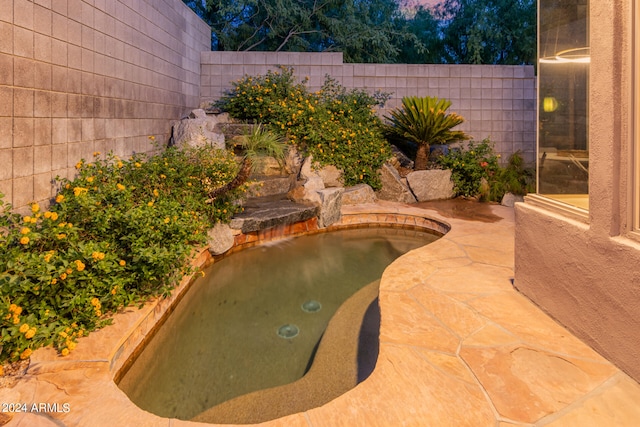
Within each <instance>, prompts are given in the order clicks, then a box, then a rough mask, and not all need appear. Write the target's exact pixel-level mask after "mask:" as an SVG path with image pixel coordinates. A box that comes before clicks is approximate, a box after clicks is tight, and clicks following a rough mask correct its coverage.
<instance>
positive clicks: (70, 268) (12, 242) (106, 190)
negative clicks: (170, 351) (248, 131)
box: [0, 149, 242, 362]
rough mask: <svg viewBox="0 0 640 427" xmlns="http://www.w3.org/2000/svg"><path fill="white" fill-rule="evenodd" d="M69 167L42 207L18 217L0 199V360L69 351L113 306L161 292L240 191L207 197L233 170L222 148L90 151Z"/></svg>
mask: <svg viewBox="0 0 640 427" xmlns="http://www.w3.org/2000/svg"><path fill="white" fill-rule="evenodd" d="M76 169H77V177H76V178H75V179H73V180H67V179H61V180H59V182H60V185H61V188H62V190H61V191H60V192H59V193H58V194H57V196H56V199H55V203H53V204H52V205H51V207H50V208H49V209H48V210H43V209H41V207H40V206H39V205H38V204H37V203H34V204H32V205H31V213H30V215H26V216H21V215H17V214H15V213H12V207H11V205H9V204H7V203H5V202H4V201H3V200H2V198H1V197H0V230H1V232H0V269H1V270H0V330H1V332H2V341H1V343H0V345H1V351H0V362H4V361H7V360H9V361H16V360H19V359H26V358H28V357H29V356H30V355H31V353H32V352H33V350H35V349H37V348H38V347H40V346H43V345H49V344H52V345H53V346H54V347H55V348H56V349H57V350H58V351H59V352H60V353H61V354H62V355H67V354H68V353H69V352H70V351H72V350H73V349H74V347H75V345H76V339H77V338H78V337H81V336H84V335H86V334H87V333H88V332H90V331H93V330H95V329H96V328H100V327H102V326H104V325H106V324H108V323H109V322H110V317H109V316H110V314H112V313H114V312H116V311H117V310H118V309H120V308H122V307H125V306H128V305H130V304H134V303H142V302H144V301H145V300H147V299H148V298H149V297H152V296H160V295H166V294H168V293H169V292H170V290H171V289H172V288H173V287H174V286H175V285H176V284H178V283H179V281H180V279H181V278H182V277H183V275H184V274H185V273H186V272H188V265H189V262H188V261H189V260H190V256H191V255H192V254H193V251H194V248H195V247H197V246H199V245H202V244H203V243H204V242H205V241H206V237H205V236H206V230H207V228H208V227H210V226H211V225H212V224H213V223H214V222H217V221H228V220H229V219H230V218H231V216H232V215H233V213H234V212H236V211H237V210H238V209H240V208H239V207H238V206H237V205H236V204H235V203H234V200H235V199H236V198H237V197H239V196H240V192H241V191H242V189H239V190H237V191H236V192H232V193H230V194H226V195H224V196H222V197H219V198H217V199H216V200H214V201H213V202H212V203H211V202H210V201H209V197H208V191H209V190H210V189H212V188H215V187H218V186H221V185H223V184H224V183H226V182H229V181H230V180H231V179H233V177H234V176H235V174H236V172H237V169H238V165H237V163H236V162H235V161H234V158H233V155H232V154H231V153H229V152H227V151H224V150H210V149H191V150H186V151H179V150H176V149H168V150H166V151H165V152H164V153H162V154H161V155H157V156H153V157H150V158H149V157H146V156H144V155H135V156H133V157H131V158H130V159H127V160H123V159H119V158H118V157H116V156H113V155H111V154H109V155H107V156H106V157H101V156H100V155H99V153H96V154H95V158H94V159H92V161H90V162H89V161H85V160H81V161H80V162H78V164H77V165H76Z"/></svg>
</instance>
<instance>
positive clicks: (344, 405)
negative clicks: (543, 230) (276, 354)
mask: <svg viewBox="0 0 640 427" xmlns="http://www.w3.org/2000/svg"><path fill="white" fill-rule="evenodd" d="M491 209H492V211H493V213H494V214H495V215H498V216H499V217H501V218H502V219H501V220H500V221H497V222H493V223H485V222H476V221H468V220H462V219H457V218H444V217H441V216H439V214H437V213H436V212H435V211H431V210H424V209H420V208H417V207H411V206H407V205H401V204H394V203H387V202H380V203H377V204H368V205H350V206H346V207H344V208H343V217H342V222H343V223H345V224H348V223H357V222H358V221H359V220H358V218H360V219H362V218H366V220H367V221H369V222H375V221H376V218H380V217H384V218H390V219H391V220H393V218H396V219H398V218H397V217H395V216H394V215H396V214H404V215H405V216H403V217H402V221H405V222H407V221H409V220H410V217H411V216H412V215H413V216H415V217H416V218H421V217H424V216H428V217H431V218H435V219H438V220H439V221H442V222H444V223H447V224H449V225H450V226H451V231H450V232H449V233H448V234H446V235H445V236H444V237H442V238H441V239H440V240H438V241H436V242H434V243H432V244H430V245H428V246H425V247H423V248H420V249H417V250H414V251H412V252H410V253H408V254H406V255H405V256H403V257H401V258H399V259H398V260H396V261H395V262H394V263H393V264H392V265H391V266H390V267H389V268H388V269H387V270H386V271H385V273H384V275H383V277H382V280H381V284H380V311H381V328H380V354H379V357H378V362H377V364H376V368H375V370H374V372H373V373H372V374H371V376H370V377H369V378H368V379H367V380H365V381H364V382H362V383H360V384H359V385H358V386H357V387H355V388H354V389H352V390H350V391H349V392H347V393H345V394H344V395H342V396H340V397H338V398H336V399H335V400H333V401H331V402H329V403H327V404H326V405H324V406H321V407H319V408H315V409H311V410H309V411H306V412H304V413H300V414H293V415H290V416H287V417H284V418H280V419H278V420H274V421H270V422H266V423H263V424H260V425H261V426H265V427H266V426H269V427H276V426H307V427H320V426H449V425H450V426H474V427H475V426H492V427H493V426H500V427H514V426H554V427H558V426H581V427H582V426H605V425H606V426H609V425H615V426H637V425H640V405H638V404H637V403H638V402H640V385H639V384H638V383H637V382H635V381H634V380H632V379H631V378H629V377H628V376H627V375H625V374H624V373H623V372H621V371H620V370H619V369H617V368H616V367H615V366H613V365H612V364H611V363H609V362H608V361H606V360H605V359H604V358H602V357H601V356H600V355H598V354H597V353H596V352H595V351H593V350H592V349H591V348H590V347H588V346H587V345H585V344H584V343H582V342H581V341H580V340H578V339H577V338H575V337H574V336H573V335H571V334H570V333H569V332H568V331H567V330H565V329H564V328H563V327H561V326H560V325H558V324H557V323H556V322H555V321H553V320H552V319H550V318H549V317H548V316H546V315H545V314H544V313H543V312H542V311H541V310H540V309H539V308H538V307H536V306H535V305H534V304H533V303H531V302H530V301H529V300H527V299H526V298H525V297H523V296H522V295H520V294H519V293H518V292H517V291H515V290H514V289H513V286H512V279H513V227H514V220H513V210H512V209H511V208H506V207H502V206H493V207H492V208H491ZM406 215H409V217H407V216H406ZM407 218H409V219H407ZM158 310H160V308H159V307H157V306H155V305H150V306H147V307H146V308H145V309H143V310H142V311H141V312H140V314H138V315H135V314H131V313H128V314H127V315H126V316H125V317H123V318H122V320H118V319H116V322H115V326H112V327H109V328H106V330H104V332H103V331H100V332H98V333H95V334H92V335H91V336H89V337H88V338H86V339H83V340H80V342H79V344H78V348H77V352H76V354H75V355H73V354H72V356H71V357H70V358H67V359H60V358H58V357H57V356H55V355H53V354H52V352H51V351H47V350H42V351H38V352H36V353H35V354H34V357H33V360H32V366H31V367H30V369H29V371H28V375H27V376H26V377H25V378H24V379H23V380H21V381H20V382H18V384H17V385H15V386H14V387H13V388H5V389H0V401H2V402H7V401H12V402H29V403H33V402H48V403H56V402H57V403H60V404H62V403H68V404H69V408H70V409H69V411H68V412H54V413H49V414H47V415H46V416H45V415H44V414H36V413H27V414H20V413H16V414H9V415H10V416H12V419H11V421H9V424H8V425H10V426H53V425H59V424H60V423H63V424H64V425H68V426H87V425H91V426H96V427H99V426H112V425H136V426H175V427H178V426H179V427H191V426H199V425H206V424H201V423H194V422H188V421H179V420H169V419H164V418H161V417H157V416H155V415H152V414H149V413H147V412H145V411H142V410H140V409H138V408H137V407H136V406H135V405H134V404H133V403H131V402H130V401H129V400H128V399H127V397H126V395H125V394H124V393H123V392H122V391H120V390H119V389H118V388H117V386H116V385H115V384H114V382H113V381H112V379H113V377H114V375H115V374H116V372H117V369H118V368H119V366H120V365H121V363H122V361H121V360H119V359H118V358H117V356H119V354H120V353H121V352H124V351H126V350H127V349H130V346H131V345H132V344H131V343H128V342H127V340H123V339H122V335H121V333H122V332H121V331H124V330H127V328H129V329H130V328H131V327H132V325H146V324H147V323H149V322H150V321H149V320H148V319H152V318H153V316H152V315H154V314H155V313H156V312H157V311H158ZM145 319H147V320H145ZM146 327H148V325H146ZM110 328H112V329H110ZM116 331H117V332H116ZM145 333H146V329H145V330H143V331H142V332H138V334H137V335H136V337H135V340H134V341H135V342H138V341H139V340H140V339H142V337H143V335H144V334H145ZM114 357H115V358H116V360H115V362H114V361H112V359H113V358H114Z"/></svg>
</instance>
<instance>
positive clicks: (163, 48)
mask: <svg viewBox="0 0 640 427" xmlns="http://www.w3.org/2000/svg"><path fill="white" fill-rule="evenodd" d="M210 43H211V32H210V29H209V27H208V25H206V24H205V23H204V22H203V21H202V20H200V19H199V18H198V17H197V16H196V15H195V14H194V13H193V12H192V11H191V10H190V9H189V8H188V7H186V6H185V5H184V4H183V2H182V1H180V0H127V1H124V0H53V1H52V0H10V1H0V165H1V166H0V192H2V193H4V194H5V196H6V197H5V200H7V201H10V202H12V204H13V205H14V207H16V208H20V207H23V206H25V205H26V204H27V203H29V202H31V201H46V200H47V199H48V198H50V197H51V196H52V195H53V194H54V192H55V187H54V185H53V183H52V180H53V179H54V178H55V176H56V175H59V176H61V177H68V176H73V174H74V168H73V167H74V165H75V164H76V162H77V161H78V160H80V158H87V159H89V158H91V156H92V153H93V152H95V151H100V152H103V153H105V152H108V151H110V150H113V151H114V153H116V154H118V155H121V156H128V155H130V154H131V153H133V152H146V151H149V150H150V149H151V146H150V144H149V140H148V136H149V135H155V136H156V137H157V138H158V140H161V141H164V140H166V139H167V138H168V133H169V132H170V129H171V126H170V122H171V121H172V120H175V119H177V118H180V117H181V116H182V115H184V114H185V113H186V112H188V111H189V110H190V109H192V108H194V107H197V106H198V102H199V89H200V52H201V51H203V50H208V49H210Z"/></svg>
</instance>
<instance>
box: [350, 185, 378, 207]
mask: <svg viewBox="0 0 640 427" xmlns="http://www.w3.org/2000/svg"><path fill="white" fill-rule="evenodd" d="M375 201H376V193H375V192H374V191H373V188H371V187H370V186H369V185H367V184H357V185H354V186H353V187H347V188H345V190H344V194H343V195H342V204H343V205H360V204H363V203H375Z"/></svg>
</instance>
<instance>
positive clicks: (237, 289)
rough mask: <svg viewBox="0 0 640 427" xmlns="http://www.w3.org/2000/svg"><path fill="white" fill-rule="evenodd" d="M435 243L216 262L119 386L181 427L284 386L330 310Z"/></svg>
mask: <svg viewBox="0 0 640 427" xmlns="http://www.w3.org/2000/svg"><path fill="white" fill-rule="evenodd" d="M436 238H437V236H435V235H434V234H431V233H428V232H422V231H410V230H403V229H391V228H362V229H350V230H341V231H334V232H330V233H320V234H315V235H311V236H302V237H299V238H292V239H288V240H284V241H280V242H277V243H274V244H269V245H262V246H258V247H254V248H251V249H247V250H243V251H241V252H238V253H236V254H234V255H232V256H230V257H227V258H225V259H223V260H221V261H219V262H216V263H215V264H214V265H212V266H211V267H210V268H209V269H208V270H207V271H206V275H205V277H204V278H203V279H199V280H197V281H196V282H195V283H194V284H193V285H192V287H191V289H190V290H189V292H188V293H187V295H186V296H185V297H184V298H183V299H182V301H180V303H179V304H178V306H177V307H176V309H175V311H174V312H173V313H172V314H171V316H170V317H169V318H168V319H167V321H166V322H165V323H164V325H163V326H162V327H161V328H160V329H159V331H158V332H157V334H156V336H155V337H154V338H153V339H152V340H151V341H150V342H149V343H148V345H147V346H146V348H145V349H144V350H143V351H142V352H141V354H140V356H139V357H138V359H137V360H136V361H135V362H134V363H133V365H132V366H131V368H130V369H129V371H128V372H127V373H126V374H125V375H124V376H123V378H122V380H121V381H120V383H119V386H120V388H121V389H123V390H124V391H125V393H127V395H128V396H129V397H130V398H131V400H132V401H133V402H134V403H136V404H137V405H138V406H140V407H141V408H142V409H145V410H148V411H149V412H152V413H155V414H157V415H160V416H165V417H173V418H179V419H184V420H188V419H191V418H193V417H195V416H196V415H198V414H200V413H202V412H203V411H205V410H207V409H209V408H212V407H214V406H216V405H219V404H221V403H222V402H225V401H228V400H229V399H233V398H235V397H237V396H241V395H244V394H247V393H250V392H254V391H256V390H263V389H268V388H271V387H276V386H281V385H283V384H289V383H292V382H294V381H296V380H298V379H300V378H301V377H302V376H303V375H304V374H305V372H306V371H307V370H308V368H309V366H310V364H311V363H312V361H313V356H314V351H315V349H316V348H317V345H318V342H319V341H320V339H321V337H322V334H323V332H324V330H325V328H326V326H327V324H328V322H329V321H330V319H331V317H332V316H333V314H334V313H335V311H336V310H337V309H338V308H339V307H340V305H341V304H342V303H343V302H344V301H345V300H347V299H348V298H349V297H350V296H351V295H353V294H354V293H355V292H357V291H358V290H359V289H361V288H363V287H364V286H366V285H367V284H370V283H371V282H374V281H376V280H378V279H379V278H380V277H381V275H382V272H383V270H384V269H385V267H386V266H387V265H389V263H391V262H392V261H393V260H394V259H396V258H397V257H399V256H400V255H402V254H404V253H406V252H408V251H409V250H411V249H414V248H417V247H420V246H423V245H425V244H427V243H430V242H432V241H433V240H435V239H436ZM353 327H354V328H359V327H360V325H353ZM356 345H357V343H356Z"/></svg>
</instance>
